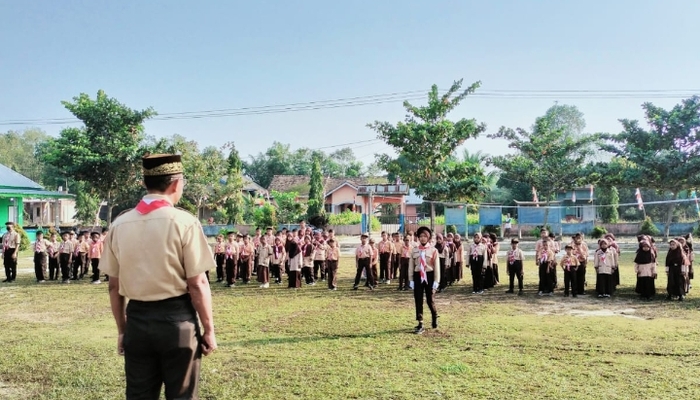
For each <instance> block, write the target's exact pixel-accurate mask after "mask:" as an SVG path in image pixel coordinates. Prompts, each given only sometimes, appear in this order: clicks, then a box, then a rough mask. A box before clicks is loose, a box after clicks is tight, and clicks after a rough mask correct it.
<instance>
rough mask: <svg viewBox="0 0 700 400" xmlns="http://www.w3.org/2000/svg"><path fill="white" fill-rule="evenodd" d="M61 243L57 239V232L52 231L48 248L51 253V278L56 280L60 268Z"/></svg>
mask: <svg viewBox="0 0 700 400" xmlns="http://www.w3.org/2000/svg"><path fill="white" fill-rule="evenodd" d="M60 245H61V244H60V243H59V242H58V240H57V239H56V233H55V232H51V236H50V240H49V248H48V249H47V251H48V253H49V280H50V281H55V280H56V279H58V272H59V271H60V268H59V267H58V247H59V246H60Z"/></svg>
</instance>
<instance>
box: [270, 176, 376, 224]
mask: <svg viewBox="0 0 700 400" xmlns="http://www.w3.org/2000/svg"><path fill="white" fill-rule="evenodd" d="M310 180H311V178H310V177H309V176H306V175H275V176H274V177H273V178H272V182H270V185H269V186H268V187H267V189H268V190H269V191H270V192H273V191H275V192H296V193H297V194H298V196H299V198H300V199H308V197H309V189H310V184H309V183H310ZM385 183H388V182H387V180H386V178H383V177H369V178H355V177H344V178H323V188H324V190H325V192H326V202H325V203H326V204H325V208H326V212H327V213H331V214H339V213H342V212H343V211H345V210H354V211H358V212H362V211H363V210H362V204H363V199H361V198H360V197H359V196H358V195H357V191H358V189H359V188H360V186H363V185H381V184H385Z"/></svg>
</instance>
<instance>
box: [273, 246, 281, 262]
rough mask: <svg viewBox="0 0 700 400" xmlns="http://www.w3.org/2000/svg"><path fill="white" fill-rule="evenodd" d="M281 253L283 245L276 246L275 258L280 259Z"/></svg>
mask: <svg viewBox="0 0 700 400" xmlns="http://www.w3.org/2000/svg"><path fill="white" fill-rule="evenodd" d="M280 253H282V246H275V260H279V258H280Z"/></svg>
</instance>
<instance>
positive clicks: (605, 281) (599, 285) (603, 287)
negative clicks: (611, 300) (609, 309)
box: [595, 274, 615, 295]
mask: <svg viewBox="0 0 700 400" xmlns="http://www.w3.org/2000/svg"><path fill="white" fill-rule="evenodd" d="M614 290H615V285H614V284H613V276H612V274H596V283H595V291H596V292H598V294H607V295H612V294H613V291H614Z"/></svg>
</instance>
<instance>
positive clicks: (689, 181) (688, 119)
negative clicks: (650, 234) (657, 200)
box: [597, 96, 700, 237]
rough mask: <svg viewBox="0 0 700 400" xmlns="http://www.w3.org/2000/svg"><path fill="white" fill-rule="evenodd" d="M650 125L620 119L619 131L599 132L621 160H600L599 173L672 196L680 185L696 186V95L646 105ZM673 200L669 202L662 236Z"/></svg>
mask: <svg viewBox="0 0 700 400" xmlns="http://www.w3.org/2000/svg"><path fill="white" fill-rule="evenodd" d="M642 108H643V109H644V111H645V115H646V120H647V124H648V125H649V129H644V128H642V127H641V126H640V124H639V122H638V121H636V120H628V119H622V120H620V123H622V127H623V131H622V132H620V133H619V134H603V135H601V137H602V138H603V139H604V140H606V143H605V144H604V145H603V146H602V149H603V150H605V151H608V152H610V153H612V154H613V155H615V156H616V157H618V158H619V159H620V161H619V162H617V163H614V164H611V165H608V164H599V165H597V168H598V170H599V172H600V173H601V176H603V177H605V178H608V179H609V180H614V182H611V183H612V184H617V183H621V184H624V185H626V186H630V187H648V188H654V189H658V190H661V191H665V192H668V193H669V194H670V199H671V200H675V199H677V198H678V197H679V194H680V192H681V191H682V190H684V189H691V188H695V187H698V186H700V97H698V96H694V97H691V98H689V99H686V100H683V102H682V103H681V104H678V105H676V106H674V107H673V108H672V109H671V110H670V111H669V110H664V109H663V108H660V107H657V106H655V105H653V104H651V103H644V104H643V105H642ZM674 207H675V203H673V202H671V203H669V204H668V206H667V215H666V218H665V222H666V229H665V232H664V233H665V236H666V237H668V233H669V227H670V223H671V220H672V218H673V210H674Z"/></svg>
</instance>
